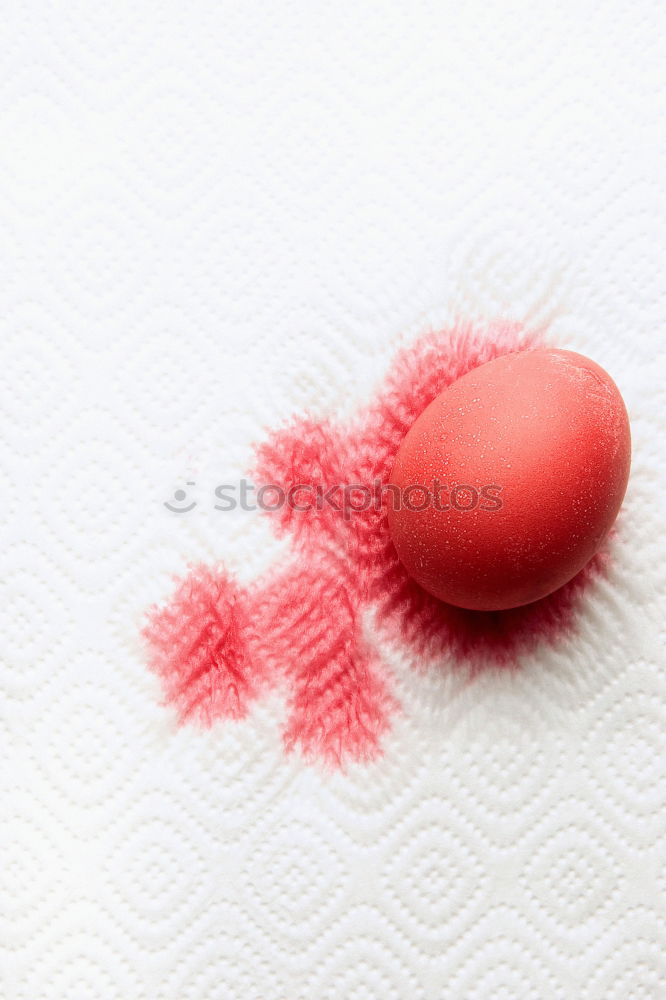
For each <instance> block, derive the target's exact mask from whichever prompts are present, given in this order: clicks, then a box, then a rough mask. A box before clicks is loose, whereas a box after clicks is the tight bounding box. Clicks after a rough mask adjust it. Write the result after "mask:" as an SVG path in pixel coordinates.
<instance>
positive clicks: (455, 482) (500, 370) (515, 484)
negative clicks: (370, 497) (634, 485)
mask: <svg viewBox="0 0 666 1000" xmlns="http://www.w3.org/2000/svg"><path fill="white" fill-rule="evenodd" d="M630 461H631V437H630V432H629V420H628V417H627V411H626V409H625V406H624V403H623V401H622V397H621V396H620V393H619V391H618V389H617V386H616V385H615V383H614V382H613V380H612V379H611V377H610V376H609V375H608V374H607V373H606V372H605V371H604V370H603V368H600V367H599V365H597V364H595V362H594V361H590V359H589V358H585V357H583V356H582V355H580V354H575V353H573V352H572V351H561V350H555V349H546V348H539V349H537V350H531V351H524V352H520V353H517V354H507V355H505V356H504V357H500V358H497V359H496V360H494V361H489V362H488V363H487V364H485V365H481V366H479V367H478V368H475V369H473V370H472V371H471V372H468V373H467V374H466V375H464V376H462V378H460V379H458V380H457V381H456V382H454V383H453V384H452V385H450V386H449V388H448V389H445V390H444V392H442V393H441V394H440V395H439V396H437V398H436V399H435V400H433V402H432V403H431V404H430V405H429V406H428V407H427V408H426V409H425V410H424V411H423V413H422V414H421V415H420V416H419V417H418V419H417V420H416V422H415V423H414V425H413V426H412V427H411V428H410V430H409V432H408V433H407V435H406V436H405V438H404V440H403V441H402V444H401V445H400V448H399V450H398V453H397V456H396V459H395V465H394V467H393V472H392V475H391V483H392V484H393V486H391V487H389V491H388V504H387V505H388V520H389V530H390V532H391V537H392V539H393V542H394V544H395V548H396V550H397V553H398V556H399V558H400V560H401V561H402V563H403V564H404V566H405V568H406V569H407V572H408V573H409V574H410V575H411V576H412V577H413V578H414V579H415V580H416V582H417V583H419V584H420V586H421V587H423V588H424V589H425V590H427V591H428V592H429V593H431V594H433V595H434V596H435V597H437V598H439V599H440V600H442V601H446V602H448V603H449V604H455V605H458V606H459V607H462V608H471V609H474V610H501V609H505V608H514V607H518V606H520V605H522V604H529V603H530V602H531V601H536V600H538V599H539V598H541V597H545V596H546V595H547V594H550V593H552V592H553V591H554V590H557V589H558V588H559V587H561V586H563V584H565V583H567V581H568V580H570V579H571V578H572V577H574V576H575V575H576V573H578V572H579V570H581V569H582V568H583V566H585V564H586V563H587V562H588V561H589V560H590V559H591V558H592V556H593V555H594V554H595V552H596V551H597V550H598V549H599V547H600V545H601V544H602V542H603V540H604V538H605V537H606V535H607V534H608V532H609V530H610V528H611V526H612V524H613V522H614V521H615V518H616V517H617V513H618V511H619V509H620V505H621V503H622V499H623V497H624V493H625V490H626V487H627V479H628V477H629V465H630ZM396 487H397V489H396Z"/></svg>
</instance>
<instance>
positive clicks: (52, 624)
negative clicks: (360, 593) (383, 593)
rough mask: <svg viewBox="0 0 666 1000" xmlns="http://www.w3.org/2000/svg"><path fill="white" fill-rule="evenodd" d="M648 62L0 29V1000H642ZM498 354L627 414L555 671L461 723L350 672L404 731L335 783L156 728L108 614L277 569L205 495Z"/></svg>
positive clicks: (450, 698) (22, 12)
mask: <svg viewBox="0 0 666 1000" xmlns="http://www.w3.org/2000/svg"><path fill="white" fill-rule="evenodd" d="M665 31H666V9H665V8H664V5H663V3H661V2H659V0H639V2H636V0H632V2H629V0H618V2H614V3H586V2H583V3H581V2H580V0H578V2H575V3H574V2H564V3H560V4H557V5H551V4H534V3H528V2H518V3H506V4H496V5H489V4H487V3H485V2H481V0H478V2H472V3H466V4H453V3H440V4H437V3H428V2H421V0H417V2H415V3H410V4H402V3H397V2H384V3H358V2H353V3H352V2H347V0H340V2H337V3H335V4H329V3H325V2H322V0H316V2H308V3H292V2H287V0H277V2H276V0H270V2H255V3H249V4H237V3H231V2H228V0H224V2H222V3H218V2H212V0H202V2H197V3H194V4H190V5H187V4H171V3H166V4H165V3H159V4H158V3H155V2H150V0H149V2H146V3H141V4H136V3H128V2H121V3H114V4H107V3H100V2H94V3H92V4H91V3H76V2H74V3H70V4H67V5H64V6H63V7H60V6H59V5H54V4H50V3H46V2H45V0H41V2H32V3H31V2H28V3H26V4H17V5H14V6H13V7H11V6H9V7H6V9H5V11H4V12H3V33H2V34H3V44H2V49H3V55H2V66H1V67H0V83H1V85H2V90H1V93H2V100H1V102H0V149H1V150H2V154H1V156H0V222H1V225H0V247H1V252H2V262H3V266H2V277H1V280H0V303H1V309H0V324H1V343H2V356H3V363H2V369H1V377H2V398H1V406H2V424H1V437H2V445H1V448H2V459H3V480H4V500H3V506H4V517H3V518H2V525H1V527H0V531H1V533H2V546H1V551H2V562H3V572H2V587H3V591H4V594H3V599H2V603H1V605H0V615H1V626H0V637H1V639H2V650H3V655H2V667H1V684H0V687H1V691H2V701H1V705H2V716H1V717H2V743H3V748H4V749H3V753H2V758H3V766H2V768H1V772H2V778H1V795H0V819H1V829H2V833H1V843H2V850H1V864H0V878H1V879H2V883H1V888H0V947H1V948H2V958H1V961H0V976H1V977H2V985H1V986H0V993H1V995H2V996H3V997H4V998H7V1000H52V998H53V1000H91V998H95V1000H97V998H99V1000H111V998H118V1000H329V998H330V1000H449V998H450V1000H466V998H474V1000H488V998H509V1000H527V998H535V1000H549V998H564V1000H573V998H575V1000H584V998H594V1000H629V998H631V1000H639V998H646V1000H647V998H649V1000H657V998H659V997H664V996H666V958H665V957H664V950H663V941H664V931H665V927H664V918H665V916H666V904H665V892H666V843H665V840H664V834H665V829H666V808H665V806H666V801H665V800H666V774H665V767H666V747H665V745H664V744H665V733H666V707H665V697H666V679H665V676H666V675H665V674H664V662H663V661H664V624H663V623H664V618H665V613H666V608H665V607H664V591H665V582H666V581H665V575H666V571H665V566H666V558H665V556H666V551H665V541H664V538H665V532H664V497H665V496H666V474H665V471H664V461H663V456H664V449H663V440H664V434H665V433H666V396H665V392H664V376H665V374H666V372H665V364H664V361H665V357H664V355H665V351H664V344H665V338H664V328H665V324H666V279H665V271H664V261H665V260H666V188H665V186H664V177H665V176H666V143H665V139H664V127H663V123H664V119H665V116H666V72H665V68H664V58H663V51H664V49H663V46H664V33H665ZM498 317H500V318H509V319H515V320H518V321H522V322H525V323H527V324H529V325H532V326H539V325H543V326H545V327H547V329H548V336H549V338H550V340H551V342H554V343H557V345H558V346H561V347H566V348H570V349H574V350H577V351H580V352H582V353H584V354H588V355H589V356H591V357H593V358H594V359H595V360H596V361H598V362H599V363H600V364H602V365H603V366H604V367H605V368H606V369H607V370H608V371H609V372H610V373H611V375H612V376H613V377H614V378H615V380H616V382H617V383H618V385H619V387H620V389H621V391H622V393H623V395H624V397H625V400H626V402H627V406H628V409H629V412H630V417H631V421H632V434H633V445H634V456H633V467H632V475H631V479H630V483H629V489H628V493H627V497H626V500H625V503H624V506H623V510H622V513H621V516H620V520H619V523H618V529H619V530H618V537H617V540H616V542H615V543H614V546H613V555H614V560H613V565H612V567H611V570H610V574H609V576H608V577H607V578H605V579H602V580H600V581H599V582H598V583H597V584H596V585H595V586H594V587H593V588H592V589H591V590H589V591H588V592H587V593H586V594H585V596H584V599H583V605H582V608H581V612H580V615H579V617H578V632H577V633H575V634H571V635H569V636H567V637H564V638H563V639H562V641H561V642H560V643H559V644H558V645H557V646H556V647H555V648H553V649H544V648H540V649H538V650H537V651H536V652H535V653H534V654H532V655H531V656H529V657H527V658H526V659H525V662H524V663H523V665H522V668H521V670H520V671H518V672H517V673H515V674H513V675H508V674H505V675H500V676H497V675H490V674H486V675H483V676H480V677H479V678H478V679H477V680H475V681H474V682H472V683H469V682H467V681H466V680H464V678H463V677H462V676H460V674H459V673H456V670H455V664H451V663H442V664H441V665H440V666H439V668H438V669H436V670H432V669H431V670H429V671H424V672H418V671H414V670H413V669H412V668H411V666H410V665H409V664H408V663H407V660H406V658H402V657H401V656H400V655H399V654H398V653H396V652H395V651H391V650H389V649H386V650H382V655H383V657H384V659H385V661H386V662H387V663H388V665H389V668H390V670H391V673H392V682H393V684H394V686H395V690H396V691H397V694H398V696H399V698H400V701H401V703H402V709H403V710H402V714H401V715H400V716H399V717H398V718H397V719H396V720H395V724H394V727H393V729H392V731H391V733H390V734H389V736H388V738H387V739H386V740H385V755H384V757H383V758H382V759H381V760H380V761H379V762H377V763H375V764H372V765H366V766H361V765H357V766H353V767H351V768H350V769H349V771H348V772H347V773H334V774H329V773H327V772H326V771H325V770H324V769H323V768H320V767H318V766H317V765H316V764H314V765H312V764H308V763H306V762H304V761H303V760H302V759H300V758H299V756H298V755H297V754H292V755H285V753H284V751H283V748H282V744H281V738H280V727H281V724H282V721H283V717H284V693H283V692H277V693H275V694H274V695H270V696H268V697H266V698H264V699H262V700H261V701H260V702H259V703H258V704H257V705H256V707H255V708H254V710H253V711H252V712H251V714H250V715H249V717H248V718H247V719H245V720H243V721H242V722H236V723H234V722H228V723H226V722H221V723H219V724H216V725H215V726H213V728H212V729H210V730H208V731H201V730H199V729H197V728H196V727H194V726H186V727H184V728H178V726H177V725H176V720H175V718H174V714H173V712H172V711H171V710H170V709H168V708H165V707H164V706H163V705H162V704H161V697H162V693H161V691H160V687H159V683H158V681H157V679H156V678H155V677H154V676H153V675H152V674H151V673H150V672H149V671H148V669H147V667H146V662H145V651H144V649H143V646H142V643H141V640H140V636H139V633H140V629H141V625H142V621H143V616H144V613H145V610H146V609H147V607H148V606H149V605H151V604H152V603H153V602H161V601H163V600H165V599H166V598H167V597H168V596H169V595H170V593H171V591H172V587H173V582H172V577H173V575H174V574H182V573H183V572H184V571H185V570H186V567H187V565H188V564H189V563H191V562H197V561H203V562H206V563H210V564H215V563H219V562H224V563H225V565H226V566H228V567H229V569H230V570H231V571H233V572H234V573H235V574H236V575H237V576H238V577H239V578H240V579H241V580H242V581H246V582H249V581H251V580H252V579H254V578H255V577H256V576H257V575H258V574H260V573H265V572H266V571H267V570H268V569H269V567H270V566H271V565H277V564H279V563H280V561H281V560H283V559H284V558H285V554H286V552H287V551H288V549H289V543H288V541H276V540H275V537H274V534H273V532H272V525H271V523H270V522H269V520H268V519H266V518H262V517H260V516H259V515H257V514H251V513H247V512H235V513H233V514H225V513H222V512H220V511H216V510H215V509H214V505H213V502H212V499H211V498H212V497H213V493H212V491H213V489H214V487H215V485H216V484H219V483H222V482H229V481H234V480H237V479H238V478H239V476H241V475H242V474H243V473H244V472H245V470H246V469H247V467H248V464H249V462H250V460H251V454H252V452H251V447H252V443H253V442H254V441H257V440H260V439H261V438H262V436H263V435H264V433H265V429H266V428H272V427H275V426H277V425H279V424H280V423H281V422H282V421H284V420H286V419H287V418H288V417H289V416H291V415H292V414H295V413H299V412H302V411H303V410H305V409H308V410H310V411H311V412H312V413H314V414H315V415H318V416H322V417H324V416H331V417H333V418H335V419H344V418H346V417H349V416H350V415H351V414H353V413H354V412H355V410H356V409H357V408H358V406H359V405H361V404H362V403H363V402H365V401H366V400H368V399H369V398H370V396H371V394H372V392H373V390H374V389H375V388H376V386H377V385H379V383H380V381H381V377H382V375H383V373H384V372H385V370H386V368H387V366H388V365H389V363H390V360H391V358H392V357H393V355H394V352H395V350H396V349H397V347H398V346H399V345H401V344H404V343H409V342H410V341H412V340H414V339H415V338H416V337H417V336H418V335H420V334H421V333H424V332H425V331H427V330H429V329H439V328H441V327H444V326H445V325H446V324H447V323H449V322H451V321H452V320H454V319H456V318H463V319H472V320H474V319H479V320H485V319H494V318H498ZM229 477H232V478H231V479H230V478H229ZM188 484H190V485H188ZM192 484H193V485H192ZM180 488H182V489H184V490H186V491H187V495H188V498H189V497H191V498H192V500H193V501H194V502H196V504H197V506H196V507H195V508H194V509H193V510H192V511H191V512H189V513H187V514H183V515H178V514H173V513H171V512H169V511H168V510H167V509H166V508H165V507H164V502H165V501H167V500H169V498H170V497H172V496H173V493H174V490H176V489H180ZM377 641H380V640H379V639H377Z"/></svg>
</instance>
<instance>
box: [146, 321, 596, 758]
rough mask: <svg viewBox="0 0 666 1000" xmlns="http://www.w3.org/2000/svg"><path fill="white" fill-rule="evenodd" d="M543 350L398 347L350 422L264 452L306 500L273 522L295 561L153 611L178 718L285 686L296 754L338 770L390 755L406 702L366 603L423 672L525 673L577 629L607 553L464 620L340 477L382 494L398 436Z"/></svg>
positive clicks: (240, 711) (211, 715) (268, 475)
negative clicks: (342, 496)
mask: <svg viewBox="0 0 666 1000" xmlns="http://www.w3.org/2000/svg"><path fill="white" fill-rule="evenodd" d="M538 346H540V339H539V337H538V335H536V334H533V333H530V332H528V331H526V330H524V329H523V328H521V327H519V326H517V325H509V324H495V325H494V326H491V327H485V328H477V327H472V326H460V325H459V326H457V327H455V328H453V329H451V330H447V331H445V332H443V333H441V334H437V335H434V334H433V335H429V336H426V337H424V338H422V339H421V340H420V341H418V342H417V343H416V344H414V345H412V346H410V347H409V348H407V349H405V350H403V351H401V352H400V353H399V354H398V356H397V357H396V359H395V361H394V364H393V365H392V367H391V369H390V370H389V372H388V374H387V376H386V378H385V380H384V383H383V386H382V387H381V389H380V391H379V392H378V393H377V395H376V397H375V398H374V400H372V401H371V402H370V404H369V405H368V406H367V407H366V408H365V409H363V410H362V411H361V412H360V413H359V414H358V415H357V417H356V419H355V420H353V421H352V422H351V423H350V424H348V425H346V426H343V425H337V424H335V423H332V422H330V421H326V420H315V419H313V418H311V417H302V418H297V419H295V420H294V421H293V422H292V423H291V424H289V425H288V426H287V427H283V428H281V429H278V430H276V431H274V432H273V433H272V434H271V435H270V437H269V438H268V440H267V441H265V442H263V443H262V444H261V445H260V446H259V447H258V448H257V452H256V466H255V469H254V470H253V472H254V476H255V481H256V484H257V485H258V486H260V485H262V484H274V485H278V486H280V487H282V489H283V490H284V491H285V493H288V491H289V490H290V488H294V492H293V494H292V495H293V497H294V499H295V501H296V503H295V504H294V503H292V504H285V505H283V506H282V507H280V508H279V509H278V510H276V511H271V512H268V513H267V516H269V517H272V518H273V520H274V524H275V529H276V531H277V532H278V533H280V534H288V535H289V536H291V538H292V541H293V546H292V548H293V558H292V560H291V562H290V563H289V564H288V565H287V566H286V567H280V568H277V569H275V570H273V571H271V572H270V573H267V574H266V576H265V577H264V578H263V579H258V580H256V581H255V582H254V583H253V584H252V585H251V586H249V587H245V588H243V587H241V586H240V585H239V584H237V583H236V582H235V581H234V580H233V579H232V578H231V577H230V576H229V574H228V573H227V572H226V571H224V570H223V569H222V570H220V569H210V568H206V567H196V568H194V569H192V570H191V572H190V574H189V576H188V577H186V578H185V579H184V580H182V581H181V582H180V584H179V586H178V589H177V591H176V594H175V595H174V597H173V598H172V600H171V601H170V602H169V604H167V605H166V606H165V607H163V608H153V609H152V610H151V611H150V613H149V621H148V625H147V626H146V628H145V630H144V635H145V636H146V638H147V640H148V643H149V648H150V662H151V665H152V667H153V669H154V670H155V671H156V672H157V673H158V674H159V675H160V677H161V678H162V681H163V684H164V689H165V693H166V699H167V701H168V702H170V703H172V704H173V705H175V706H176V708H177V710H178V712H179V716H180V718H181V720H182V721H186V720H188V719H195V720H197V721H199V722H200V723H203V724H205V725H211V724H212V723H213V722H214V721H215V720H216V719H219V718H229V719H238V718H243V717H244V716H245V715H246V714H247V712H248V710H249V708H250V706H251V704H252V702H253V700H254V699H256V698H257V697H258V696H259V695H260V693H261V692H262V691H263V690H265V689H266V688H267V687H268V686H272V685H275V684H278V683H280V684H282V683H286V685H287V689H288V690H289V692H290V693H289V696H288V697H289V704H288V717H287V721H286V725H285V728H284V743H285V747H286V749H288V750H291V749H293V748H295V747H298V748H299V749H300V750H301V751H302V753H303V754H304V755H305V756H306V757H309V758H315V757H318V758H320V759H322V760H323V761H324V762H325V763H327V764H329V765H333V766H340V765H342V764H343V763H344V762H345V760H350V759H355V760H370V759H373V758H375V757H376V756H378V755H379V754H380V753H381V748H382V737H383V736H384V734H385V733H386V731H387V730H388V728H389V725H390V719H391V716H392V714H393V713H394V712H395V711H396V710H397V709H398V707H399V706H398V703H397V701H396V699H395V697H394V695H393V694H392V692H391V689H390V684H389V679H388V676H387V671H386V670H385V669H384V667H383V664H382V661H381V659H380V657H379V655H378V653H377V651H376V650H375V649H374V648H372V646H371V645H370V643H369V642H368V640H367V638H366V637H365V635H364V631H363V626H362V616H363V615H364V613H365V612H366V610H367V609H372V611H373V614H374V622H375V625H376V628H377V629H378V630H379V632H380V634H382V635H383V636H384V637H385V638H386V639H387V640H388V641H389V642H391V643H393V644H397V645H398V646H399V647H400V648H401V649H402V650H403V651H404V652H406V653H407V654H408V655H409V657H410V659H411V661H412V662H413V664H414V666H415V667H416V668H420V669H426V668H428V667H435V668H437V667H440V668H441V666H442V664H444V663H453V664H455V665H456V666H464V667H466V668H467V669H468V671H470V672H471V673H472V674H473V673H474V672H477V671H478V670H480V669H483V668H484V667H488V666H490V667H496V668H497V667H499V668H503V669H511V668H515V667H517V666H518V664H519V658H520V656H521V654H524V653H526V652H528V651H530V650H532V649H534V648H535V647H536V646H537V645H539V644H551V645H552V644H554V643H555V642H556V641H557V640H558V638H559V637H560V636H562V635H563V634H566V633H568V632H569V631H570V630H571V629H572V628H573V626H574V624H575V616H576V609H577V606H578V601H579V597H580V595H581V593H582V591H583V590H584V589H585V588H586V587H587V586H588V585H589V583H590V582H591V581H592V580H593V579H594V578H595V577H596V576H597V575H598V574H599V572H600V571H601V570H602V569H603V567H604V565H605V562H606V559H607V556H606V555H605V554H604V553H600V554H598V555H597V556H595V557H594V559H593V560H592V561H591V562H590V563H588V565H587V566H586V567H585V568H584V569H583V570H582V571H581V572H580V573H579V574H578V576H576V577H574V579H573V580H571V581H570V582H569V583H568V584H566V586H564V587H562V588H561V589H560V590H558V591H556V592H555V593H554V594H551V595H550V596H548V597H546V598H543V599H542V600H540V601H537V602H535V603H533V604H528V605H525V606H523V607H520V608H515V609H512V610H509V611H492V612H490V611H489V612H484V611H465V610H463V609H461V608H456V607H453V606H451V605H447V604H444V603H442V602H441V601H438V600H437V599H436V598H434V597H431V596H430V595H429V594H427V593H426V592H425V591H424V590H422V589H421V588H420V587H419V586H418V584H416V583H415V582H414V581H413V580H412V579H411V578H410V577H409V576H408V575H407V573H406V571H405V570H404V568H403V567H402V564H401V563H400V562H399V560H398V557H397V555H396V552H395V549H394V547H393V544H392V542H391V539H390V537H389V533H388V525H387V516H386V508H385V505H382V504H378V503H373V504H371V505H370V508H369V509H363V510H358V511H353V512H351V514H350V512H349V509H348V506H349V505H347V509H346V511H345V508H344V506H343V505H342V504H341V503H339V492H337V491H336V488H339V487H340V486H341V484H360V485H363V486H364V487H366V488H367V489H368V490H376V489H377V484H378V483H379V484H383V483H386V482H387V481H388V479H389V476H390V473H391V469H392V467H393V460H394V458H395V454H396V452H397V450H398V447H399V445H400V442H401V441H402V439H403V437H404V436H405V434H406V433H407V431H408V430H409V428H410V427H411V425H412V424H413V422H414V421H415V419H416V418H417V417H418V415H419V414H420V413H421V412H422V411H423V410H424V409H425V407H426V406H427V405H428V404H429V403H430V402H431V401H432V400H433V399H434V398H435V396H437V395H438V394H439V393H440V392H442V390H443V389H445V388H446V387H447V386H448V385H450V384H451V383H452V382H453V381H455V379H457V378H459V377H460V376H461V375H464V374H465V373H466V372H468V371H470V370H471V369H472V368H475V367H477V366H478V365H481V364H484V363H485V362H487V361H491V360H492V359H493V358H496V357H499V356H500V355H502V354H507V353H509V352H511V351H523V350H530V349H533V348H535V347H538ZM298 486H301V487H304V486H305V487H308V488H309V491H310V492H309V496H310V497H312V496H313V495H314V492H315V491H319V494H320V495H321V494H324V493H326V491H331V495H332V497H333V503H324V504H313V503H309V504H308V503H302V502H299V495H298V491H297V490H295V487H298ZM336 497H337V498H338V503H337V504H336ZM354 502H355V501H354V498H353V497H352V499H351V503H352V505H353V504H354ZM359 506H360V505H359ZM298 507H302V508H304V509H301V510H299V509H298Z"/></svg>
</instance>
